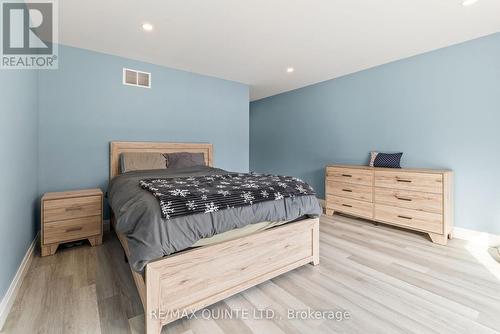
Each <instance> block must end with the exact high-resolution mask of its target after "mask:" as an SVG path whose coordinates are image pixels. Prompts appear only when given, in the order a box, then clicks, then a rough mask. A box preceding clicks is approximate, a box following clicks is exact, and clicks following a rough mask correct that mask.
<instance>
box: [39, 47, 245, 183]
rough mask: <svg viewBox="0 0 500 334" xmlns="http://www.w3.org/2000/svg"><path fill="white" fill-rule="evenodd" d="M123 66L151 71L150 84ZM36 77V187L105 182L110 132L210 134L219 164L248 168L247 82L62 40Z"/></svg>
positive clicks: (168, 136) (163, 137)
mask: <svg viewBox="0 0 500 334" xmlns="http://www.w3.org/2000/svg"><path fill="white" fill-rule="evenodd" d="M123 67H127V68H132V69H137V70H142V71H146V72H151V73H152V88H151V89H145V88H138V87H130V86H124V85H123V84H122V81H121V80H122V68H123ZM39 83H40V101H39V110H40V129H39V131H40V136H39V139H40V146H39V149H40V151H39V153H40V161H39V163H40V169H39V187H40V192H46V191H59V190H67V189H74V188H85V187H101V188H102V189H103V190H106V187H107V182H108V171H109V167H108V166H109V142H110V141H112V140H130V141H135V140H137V141H173V142H209V143H212V144H214V151H215V157H214V160H215V165H216V166H217V167H221V168H225V169H228V170H233V171H247V170H248V164H249V162H248V159H249V152H248V150H249V104H248V94H249V92H248V86H246V85H244V84H240V83H236V82H231V81H226V80H222V79H217V78H213V77H207V76H202V75H197V74H193V73H189V72H184V71H178V70H173V69H169V68H165V67H161V66H155V65H151V64H147V63H142V62H137V61H133V60H129V59H124V58H120V57H115V56H111V55H106V54H102V53H96V52H92V51H87V50H82V49H77V48H72V47H67V46H61V47H60V48H59V70H57V71H42V72H40V80H39Z"/></svg>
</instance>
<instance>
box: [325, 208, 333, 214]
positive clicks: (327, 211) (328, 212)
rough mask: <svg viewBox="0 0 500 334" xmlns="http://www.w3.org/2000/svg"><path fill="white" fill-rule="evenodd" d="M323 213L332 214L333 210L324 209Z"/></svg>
mask: <svg viewBox="0 0 500 334" xmlns="http://www.w3.org/2000/svg"><path fill="white" fill-rule="evenodd" d="M325 214H326V215H327V216H333V210H332V209H325Z"/></svg>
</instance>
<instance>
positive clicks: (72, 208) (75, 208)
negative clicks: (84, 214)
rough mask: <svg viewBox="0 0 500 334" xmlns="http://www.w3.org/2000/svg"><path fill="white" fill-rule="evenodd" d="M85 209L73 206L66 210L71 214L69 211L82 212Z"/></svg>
mask: <svg viewBox="0 0 500 334" xmlns="http://www.w3.org/2000/svg"><path fill="white" fill-rule="evenodd" d="M82 209H83V208H82V207H81V206H72V207H69V208H66V209H65V210H66V212H69V211H80V210H82Z"/></svg>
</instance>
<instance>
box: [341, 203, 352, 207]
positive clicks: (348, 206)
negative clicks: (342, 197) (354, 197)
mask: <svg viewBox="0 0 500 334" xmlns="http://www.w3.org/2000/svg"><path fill="white" fill-rule="evenodd" d="M342 206H347V207H348V208H352V205H349V204H342Z"/></svg>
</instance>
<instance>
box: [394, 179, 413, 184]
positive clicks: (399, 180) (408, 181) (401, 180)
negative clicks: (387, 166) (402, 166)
mask: <svg viewBox="0 0 500 334" xmlns="http://www.w3.org/2000/svg"><path fill="white" fill-rule="evenodd" d="M397 181H398V182H404V183H411V180H403V179H397Z"/></svg>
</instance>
